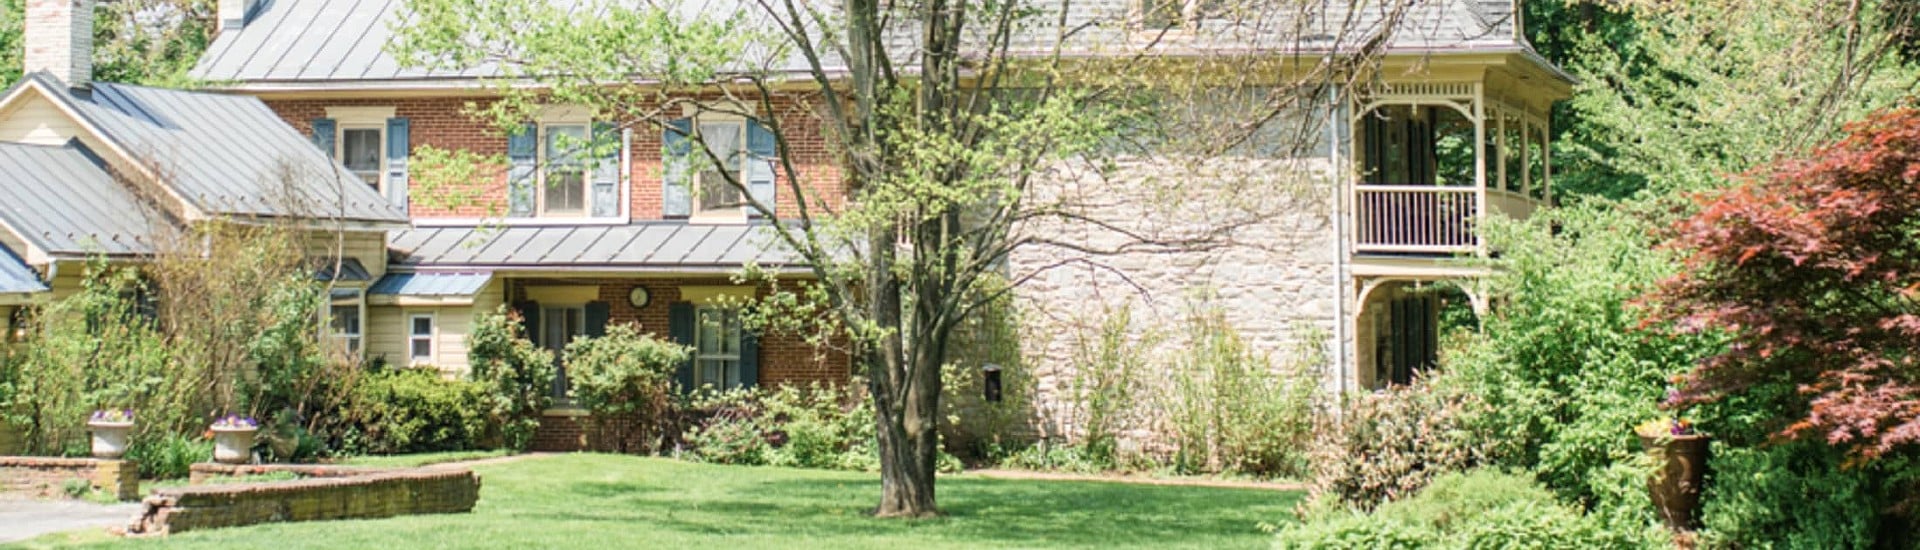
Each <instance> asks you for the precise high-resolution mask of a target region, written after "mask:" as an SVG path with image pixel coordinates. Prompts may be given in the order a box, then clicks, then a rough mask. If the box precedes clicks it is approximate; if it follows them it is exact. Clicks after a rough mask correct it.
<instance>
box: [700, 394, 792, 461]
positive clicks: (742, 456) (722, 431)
mask: <svg viewBox="0 0 1920 550" xmlns="http://www.w3.org/2000/svg"><path fill="white" fill-rule="evenodd" d="M690 407H691V408H692V409H693V411H694V412H693V413H692V414H693V415H694V416H697V417H699V418H700V420H698V421H696V422H695V423H694V424H693V425H692V426H689V427H688V428H687V429H686V431H685V432H684V433H683V434H681V437H680V439H681V442H682V448H681V449H680V450H681V451H682V452H683V456H685V457H688V458H691V459H693V460H696V461H700V462H712V463H716V464H741V465H760V464H766V463H767V461H768V457H769V455H771V454H772V452H773V444H772V443H771V442H769V441H767V435H768V430H767V429H766V427H765V426H763V425H762V423H761V409H760V403H759V393H758V392H757V391H755V390H747V389H736V390H726V391H719V392H710V393H708V392H705V391H703V393H702V394H700V395H697V396H695V397H694V398H693V399H692V402H691V404H690Z"/></svg>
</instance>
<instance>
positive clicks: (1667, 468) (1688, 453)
mask: <svg viewBox="0 0 1920 550" xmlns="http://www.w3.org/2000/svg"><path fill="white" fill-rule="evenodd" d="M1707 442H1708V438H1707V436H1704V435H1675V436H1660V437H1648V436H1645V435H1641V436H1640V444H1641V445H1642V446H1644V447H1646V449H1647V453H1648V454H1651V455H1653V461H1654V468H1655V469H1654V472H1653V477H1651V478H1648V479H1647V490H1648V492H1649V494H1650V496H1652V497H1653V509H1654V511H1655V512H1658V513H1659V514H1660V520H1661V521H1662V522H1665V523H1666V524H1667V528H1668V529H1672V530H1674V531H1686V530H1690V529H1693V528H1694V526H1695V525H1697V524H1696V523H1695V521H1696V520H1697V519H1698V518H1699V517H1700V488H1701V485H1702V484H1704V483H1705V482H1706V476H1707Z"/></svg>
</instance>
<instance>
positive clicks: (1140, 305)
mask: <svg viewBox="0 0 1920 550" xmlns="http://www.w3.org/2000/svg"><path fill="white" fill-rule="evenodd" d="M1330 170H1331V165H1330V164H1329V163H1328V161H1327V159H1324V158H1306V159H1275V158H1262V157H1258V156H1247V157H1240V158H1224V159H1223V158H1217V157H1216V158H1212V159H1206V160H1192V159H1179V158H1172V157H1168V158H1152V159H1146V158H1142V159H1135V160H1133V161H1130V162H1123V163H1120V164H1119V165H1118V166H1117V169H1114V170H1107V171H1101V172H1099V173H1097V174H1096V173H1094V172H1093V171H1091V170H1084V171H1076V170H1065V171H1063V172H1062V176H1063V177H1057V178H1051V179H1049V180H1048V181H1049V183H1050V184H1051V185H1050V186H1048V187H1046V188H1044V189H1042V190H1040V191H1041V192H1039V193H1036V194H1035V195H1036V196H1037V198H1038V199H1039V200H1043V201H1049V202H1051V203H1054V204H1061V205H1069V206H1066V207H1061V208H1063V209H1071V210H1072V211H1074V212H1076V213H1078V214H1080V215H1081V216H1084V217H1085V218H1086V219H1089V220H1097V221H1098V223H1094V222H1074V221H1055V222H1043V223H1036V224H1031V225H1029V226H1027V227H1023V228H1022V232H1023V234H1028V235H1043V236H1046V237H1047V238H1048V239H1049V240H1052V241H1055V243H1052V244H1049V243H1043V244H1039V245H1033V246H1027V247H1025V248H1022V249H1020V250H1018V251H1017V252H1016V253H1015V254H1014V255H1013V256H1012V258H1011V259H1010V261H1009V264H1010V274H1011V275H1012V276H1013V277H1014V278H1015V279H1016V280H1019V279H1023V278H1024V279H1026V281H1025V283H1024V284H1023V286H1022V287H1020V289H1019V291H1018V292H1017V295H1018V301H1017V305H1018V307H1019V308H1020V315H1021V318H1022V323H1023V324H1024V325H1025V326H1026V329H1025V330H1024V331H1023V338H1022V352H1023V354H1024V356H1025V361H1026V362H1027V363H1028V365H1029V368H1030V369H1031V370H1032V376H1033V377H1034V380H1035V382H1034V384H1035V387H1034V388H1033V389H1034V392H1035V408H1036V416H1037V417H1038V418H1037V419H1036V421H1037V423H1038V424H1039V426H1038V428H1039V431H1040V435H1041V436H1043V437H1056V438H1058V437H1066V438H1072V437H1076V436H1078V435H1079V433H1078V431H1079V429H1080V427H1079V426H1076V425H1074V424H1075V416H1076V412H1075V411H1074V407H1075V405H1074V402H1075V399H1073V396H1072V395H1071V393H1072V388H1073V386H1074V378H1075V372H1076V371H1077V369H1079V368H1080V366H1079V365H1078V363H1080V362H1082V359H1081V356H1082V355H1083V353H1082V352H1083V350H1085V349H1087V348H1088V347H1089V346H1091V345H1093V343H1094V342H1096V341H1097V340H1096V339H1097V338H1098V337H1099V335H1100V331H1101V327H1102V325H1103V324H1104V323H1105V322H1106V321H1107V320H1108V319H1109V318H1111V317H1112V316H1114V315H1116V313H1117V312H1119V311H1120V310H1122V309H1123V308H1124V309H1126V310H1127V311H1128V312H1129V314H1130V316H1131V321H1132V322H1131V324H1130V326H1129V327H1128V328H1127V337H1128V340H1129V342H1130V344H1129V345H1136V346H1137V345H1139V344H1140V343H1141V342H1147V341H1152V342H1155V345H1153V346H1150V347H1147V348H1148V349H1132V350H1130V352H1135V353H1137V354H1138V355H1142V356H1144V357H1143V359H1144V360H1145V362H1146V368H1145V369H1144V370H1145V372H1144V373H1142V374H1143V375H1144V376H1143V378H1145V379H1144V380H1142V388H1141V390H1140V391H1141V392H1154V391H1161V390H1164V389H1166V388H1167V387H1168V386H1170V380H1169V379H1168V377H1169V376H1171V375H1172V374H1173V372H1172V369H1173V368H1175V367H1176V366H1177V363H1176V360H1177V358H1176V357H1175V354H1177V353H1179V351H1180V350H1181V349H1182V347H1183V346H1184V345H1185V343H1186V338H1185V336H1186V333H1187V330H1188V327H1189V323H1188V319H1189V317H1190V316H1191V315H1192V314H1193V313H1194V312H1195V311H1196V310H1200V309H1207V308H1217V310H1218V311H1219V313H1220V314H1221V315H1223V316H1224V318H1225V320H1226V321H1227V323H1228V324H1229V325H1231V326H1232V327H1233V328H1234V329H1235V330H1237V331H1238V332H1239V333H1240V335H1241V336H1242V337H1244V338H1245V339H1246V341H1247V342H1248V343H1249V345H1250V346H1251V347H1252V348H1253V349H1254V350H1255V351H1256V353H1260V354H1265V355H1267V356H1269V357H1270V358H1271V359H1273V360H1274V361H1275V362H1276V363H1278V362H1281V361H1312V362H1315V363H1316V364H1315V365H1313V366H1312V367H1311V368H1314V369H1317V370H1319V371H1325V372H1326V374H1327V376H1326V378H1327V380H1323V381H1321V383H1323V384H1330V383H1331V382H1330V380H1332V379H1333V378H1334V377H1333V376H1332V374H1333V371H1332V370H1331V369H1332V368H1333V367H1332V365H1331V363H1330V362H1329V361H1326V360H1325V359H1326V358H1327V357H1332V356H1334V355H1333V352H1334V351H1335V348H1334V345H1335V343H1334V341H1333V340H1334V339H1333V335H1334V334H1335V332H1336V331H1335V329H1336V323H1337V322H1338V321H1337V319H1338V318H1339V315H1338V308H1337V306H1336V304H1337V303H1338V302H1339V301H1340V300H1343V299H1347V298H1346V293H1348V292H1350V289H1349V288H1348V285H1345V284H1342V283H1341V282H1340V281H1339V280H1337V279H1336V273H1335V271H1336V269H1337V266H1336V262H1335V255H1336V254H1337V251H1336V248H1335V245H1336V242H1335V239H1336V238H1337V232H1336V225H1335V220H1334V217H1333V212H1334V206H1333V205H1334V199H1335V193H1336V192H1337V186H1335V185H1333V184H1331V183H1329V181H1330V179H1331V178H1330V176H1331V172H1330ZM1129 412H1130V414H1131V416H1132V417H1131V418H1129V419H1128V421H1127V424H1128V425H1129V426H1131V427H1132V429H1131V430H1129V431H1128V433H1126V434H1122V435H1123V442H1122V444H1123V445H1128V446H1131V445H1146V446H1151V445H1153V444H1155V440H1156V439H1158V437H1157V436H1158V435H1163V434H1164V421H1165V418H1164V411H1156V410H1154V407H1152V406H1142V407H1139V410H1134V411H1129ZM1128 439H1130V440H1131V441H1125V440H1128Z"/></svg>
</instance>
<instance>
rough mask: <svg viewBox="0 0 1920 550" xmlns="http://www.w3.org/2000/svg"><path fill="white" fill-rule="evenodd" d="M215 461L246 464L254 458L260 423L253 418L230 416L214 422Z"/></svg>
mask: <svg viewBox="0 0 1920 550" xmlns="http://www.w3.org/2000/svg"><path fill="white" fill-rule="evenodd" d="M212 430H213V460H214V462H220V463H225V464H246V463H247V462H248V461H249V460H251V459H252V458H253V435H254V433H255V432H258V431H260V423H259V422H257V421H255V420H254V419H253V417H251V416H243V415H238V414H229V415H226V416H223V417H221V418H220V419H219V420H215V421H213V427H212Z"/></svg>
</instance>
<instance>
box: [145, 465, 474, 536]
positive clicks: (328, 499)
mask: <svg viewBox="0 0 1920 550" xmlns="http://www.w3.org/2000/svg"><path fill="white" fill-rule="evenodd" d="M255 468H259V467H255ZM280 468H281V469H286V468H289V467H280ZM305 468H320V469H319V470H318V472H320V473H322V474H343V473H345V472H349V471H352V470H351V469H347V468H329V467H305ZM268 471H270V469H262V470H260V471H251V470H249V471H244V472H242V471H238V470H229V471H214V470H212V469H208V470H206V471H205V472H203V471H202V470H201V469H200V468H199V467H198V466H196V468H195V472H194V474H195V475H196V476H203V474H204V476H212V475H255V474H260V473H267V472H268ZM204 476H203V477H202V479H204V478H205V477H204ZM479 500H480V476H479V475H476V474H474V473H473V472H472V471H470V470H466V469H417V470H388V471H375V472H373V473H365V472H362V473H359V474H358V475H345V476H344V477H312V478H309V479H301V480H295V481H281V482H272V483H233V484H223V485H205V486H193V487H180V488H173V489H161V490H157V491H154V492H153V495H152V496H149V497H147V499H146V501H145V505H146V509H145V510H144V511H143V512H141V514H140V516H139V517H138V518H136V519H135V520H134V522H133V524H132V525H130V526H128V527H127V533H129V534H138V535H154V534H168V533H180V532H185V531H192V530H196V529H212V528H218V527H238V526H243V525H254V524H260V523H272V522H282V521H320V520H334V519H369V518H386V517H394V516H402V515H413V514H452V513H463V512H470V511H472V510H473V505H474V503H475V502H477V501H479Z"/></svg>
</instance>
